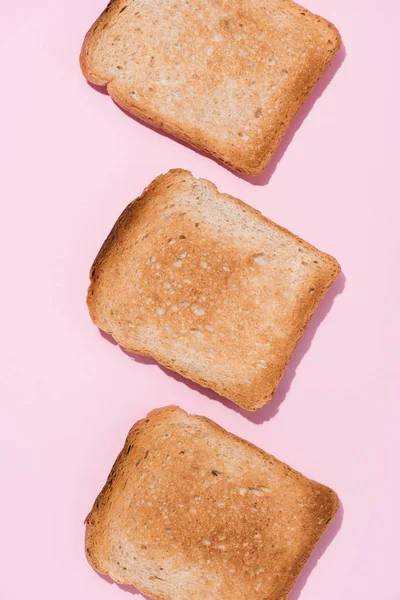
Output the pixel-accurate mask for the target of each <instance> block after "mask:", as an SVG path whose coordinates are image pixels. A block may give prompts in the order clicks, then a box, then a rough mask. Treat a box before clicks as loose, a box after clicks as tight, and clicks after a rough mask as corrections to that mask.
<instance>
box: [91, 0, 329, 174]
mask: <svg viewBox="0 0 400 600" xmlns="http://www.w3.org/2000/svg"><path fill="white" fill-rule="evenodd" d="M145 1H146V0H145ZM164 3H165V5H166V6H168V0H164ZM219 3H221V6H220V7H219V8H217V9H216V8H215V6H217V5H218V4H219ZM133 5H134V2H133V0H114V1H112V2H110V3H109V5H108V7H107V8H106V10H105V11H104V12H103V13H102V14H101V15H100V17H99V18H98V19H97V21H96V22H95V23H94V24H93V26H92V27H91V28H90V30H89V31H88V33H87V34H86V37H85V40H84V43H83V46H82V50H81V54H80V64H81V69H82V72H83V74H84V76H85V77H86V78H87V79H88V81H90V82H91V83H93V84H96V85H102V86H106V87H107V90H108V93H109V95H110V96H111V97H112V98H113V100H114V101H115V102H116V103H117V104H119V105H120V106H121V107H122V108H123V109H124V110H126V111H127V112H128V113H130V114H131V115H132V116H134V117H135V118H138V119H140V120H142V121H144V122H145V123H147V124H150V125H152V126H155V127H158V128H161V129H163V130H165V131H166V132H168V133H169V134H171V135H173V136H175V137H176V138H178V139H180V140H183V141H185V142H186V143H188V144H190V145H191V146H192V147H194V148H195V149H197V150H200V151H205V152H207V153H208V154H210V155H212V156H213V157H214V158H216V159H217V160H218V161H220V162H222V163H224V164H225V165H227V166H228V167H230V168H231V169H233V170H236V171H238V172H240V173H243V174H246V175H253V176H255V175H259V174H260V173H261V172H262V171H263V170H264V169H265V167H266V166H267V164H268V162H269V160H270V159H271V157H272V155H273V153H274V151H275V149H276V148H277V146H278V145H279V143H280V141H281V139H282V137H283V135H284V134H285V131H286V130H287V128H288V127H289V125H290V123H291V121H292V120H293V118H294V117H295V115H296V114H297V112H298V111H299V109H300V108H301V106H302V105H303V103H304V102H305V100H306V98H307V97H308V95H309V94H310V92H311V90H312V88H313V87H314V85H315V84H316V82H317V81H318V79H319V78H320V77H321V75H322V74H323V73H324V71H325V70H326V68H327V67H328V65H329V64H330V62H331V61H332V59H333V57H334V55H335V54H336V52H337V51H338V50H339V48H340V45H341V38H340V34H339V32H338V31H337V29H336V28H335V27H334V25H332V23H330V22H329V21H327V20H326V19H322V18H321V17H319V16H318V15H314V14H312V13H310V12H309V11H307V10H306V9H304V8H302V7H301V6H299V5H297V4H295V3H294V2H291V0H267V1H266V2H265V0H263V2H261V0H251V2H250V3H248V9H247V10H248V13H247V12H246V11H245V10H244V9H243V8H242V3H241V2H240V1H239V0H231V2H230V3H226V2H225V0H210V1H209V2H208V3H207V2H204V1H203V0H198V2H197V4H196V3H195V4H194V5H193V8H192V9H190V10H192V11H193V12H192V13H189V15H188V16H187V17H186V19H185V22H187V21H190V19H194V18H195V17H196V14H198V13H202V14H203V12H204V13H205V15H206V16H207V19H211V18H214V19H215V14H214V13H215V11H216V10H217V11H220V13H219V14H220V15H221V18H220V20H219V21H218V22H217V23H216V24H214V26H215V27H218V29H217V30H215V31H216V33H214V37H215V39H217V40H218V41H217V42H216V44H214V45H217V46H218V45H219V44H222V45H223V48H224V50H225V52H226V54H225V55H224V53H223V52H222V54H221V56H220V55H218V59H215V62H212V61H211V59H210V60H209V59H208V58H204V56H206V57H207V52H211V51H213V52H214V47H213V46H210V45H209V44H210V38H211V37H212V32H213V31H214V29H212V30H211V31H208V30H207V29H206V30H203V29H202V28H201V27H202V23H200V25H199V27H200V31H199V33H198V35H197V36H196V35H195V36H193V35H192V34H191V29H190V28H189V25H185V26H182V25H180V27H183V32H182V35H181V36H180V37H179V45H180V46H182V48H183V49H181V50H179V51H177V55H176V56H177V58H176V61H178V62H179V61H180V60H182V61H183V66H180V67H179V68H178V67H177V68H176V69H177V70H176V71H175V70H174V69H175V67H174V64H175V63H174V64H172V63H171V61H172V59H169V54H170V53H171V48H168V51H165V52H164V55H163V58H160V61H159V62H157V66H162V65H165V66H166V67H168V69H170V70H171V69H172V71H171V72H172V73H173V75H172V77H173V78H174V80H177V78H178V76H179V77H181V78H183V81H182V83H181V84H179V86H178V84H177V87H176V89H177V91H176V92H173V94H175V95H173V97H172V100H171V97H170V96H169V95H168V88H167V87H165V86H164V87H163V85H162V84H161V83H160V79H159V77H158V75H157V73H158V70H156V69H155V67H154V70H152V64H153V63H152V62H151V60H152V59H154V56H152V59H149V56H148V54H149V52H150V53H155V54H157V45H156V44H155V43H153V45H152V43H151V42H149V43H148V46H147V50H141V51H140V52H141V54H140V58H139V56H138V58H137V61H139V62H136V63H135V62H134V61H133V62H132V63H129V65H128V67H127V69H128V71H129V78H126V79H124V78H123V77H122V76H121V74H120V72H119V71H118V70H117V69H118V67H120V66H119V65H115V64H114V63H115V62H118V60H120V62H123V59H124V56H126V54H124V51H123V50H121V49H118V41H117V42H115V44H116V49H115V47H114V42H112V41H111V38H110V40H108V38H107V35H109V30H110V29H111V28H113V30H115V29H116V28H119V27H120V29H118V31H120V30H121V31H122V32H124V31H129V32H130V34H131V35H130V40H131V43H133V42H132V39H133V38H134V39H137V40H139V41H140V42H142V41H143V43H145V42H147V41H148V39H149V32H148V31H147V30H146V31H144V32H143V31H142V24H141V22H140V23H139V25H140V26H139V27H135V21H134V20H132V19H131V18H130V15H129V14H128V13H129V11H130V10H131V7H132V13H133V10H136V9H134V8H133ZM186 5H188V3H186ZM213 6H214V8H213ZM210 7H211V8H210ZM139 8H141V10H142V11H143V10H145V9H146V6H145V3H144V2H142V3H140V5H139ZM181 9H182V7H181ZM200 9H202V10H200ZM157 10H158V11H161V9H160V8H158V9H157ZM182 10H183V9H182ZM188 10H189V9H188ZM252 11H253V12H252ZM176 13H178V4H177V5H176V10H175V11H174V12H172V13H171V15H172V16H171V15H169V13H167V15H169V16H167V17H166V16H164V15H163V13H161V14H160V20H161V21H163V23H164V22H166V21H168V20H170V19H172V20H173V19H174V18H175V17H174V15H175V14H176ZM135 14H139V13H135ZM151 14H152V13H151ZM157 14H158V13H157ZM153 16H154V15H153ZM206 16H204V19H206ZM138 18H139V17H138ZM123 19H125V20H126V24H125V22H124V23H123V24H121V26H119V22H120V21H122V20H123ZM129 19H130V20H129ZM274 19H275V21H276V27H275V28H274V26H273V25H271V23H272V21H273V20H274ZM284 19H286V21H287V25H282V24H281V22H282V21H283V20H284ZM156 21H157V19H156ZM286 21H285V22H286ZM221 23H222V25H221ZM163 27H167V25H163ZM185 27H187V30H186V29H185ZM246 27H247V29H248V32H247V34H246V35H247V37H245V38H244V41H243V39H242V38H243V36H242V35H241V34H240V33H238V32H239V31H247V29H246ZM124 28H125V29H124ZM148 28H149V29H151V28H150V27H148ZM207 32H208V33H207ZM235 36H236V37H235ZM285 36H286V37H287V38H288V40H289V42H288V43H290V44H292V46H290V45H289V47H288V48H289V50H291V51H292V55H293V56H292V57H291V58H290V60H289V58H288V52H289V50H287V42H285V41H284V38H285ZM118 37H119V36H118V35H117V36H116V37H115V39H117V40H118ZM233 38H234V41H232V40H233ZM113 39H114V38H113ZM112 45H113V46H112ZM99 46H101V50H99V49H98V48H99ZM192 47H193V52H195V51H196V52H197V53H198V56H199V59H198V61H197V63H198V73H197V72H196V64H195V65H192V64H191V63H190V64H189V63H188V60H189V59H188V58H187V55H186V54H183V52H184V50H185V51H190V49H191V48H192ZM254 48H256V50H254V52H256V55H255V57H254V60H255V63H254V65H253V64H252V62H251V61H249V60H247V58H246V57H245V55H244V52H247V50H248V51H249V53H250V54H249V56H253V54H254V52H253V54H252V49H254ZM271 49H272V50H271ZM107 52H109V53H112V52H114V53H115V56H114V55H113V58H112V59H109V60H107V65H108V67H107V68H105V67H104V65H103V64H102V62H101V61H102V60H104V55H105V54H106V53H107ZM179 52H180V53H181V54H179ZM232 53H233V56H231V54H232ZM133 54H134V53H133ZM228 54H229V58H228ZM269 54H270V55H271V56H269ZM289 54H290V53H289ZM303 54H304V57H303ZM242 55H243V56H242ZM246 56H247V54H246ZM267 56H269V58H267ZM182 57H183V58H182ZM242 59H243V60H242ZM145 60H146V61H148V60H150V62H149V63H148V64H147V62H146V67H144V66H143V65H144V61H145ZM155 60H156V61H157V56H156V58H155ZM174 60H175V59H174ZM244 60H247V62H243V61H244ZM251 60H253V58H251ZM185 61H186V64H185ZM207 61H208V62H207ZM266 61H270V63H268V62H267V64H265V62H266ZM279 64H281V65H282V66H281V67H279V71H278V70H276V71H275V69H278V67H277V65H279ZM247 65H250V67H248V66H247ZM288 65H289V66H288ZM120 68H122V67H120ZM141 68H142V69H145V68H146V77H145V82H146V83H145V84H142V83H140V82H139V79H138V76H136V78H135V73H136V72H137V70H138V69H141ZM157 68H158V67H157ZM193 69H194V71H193ZM246 69H247V70H248V71H249V75H248V76H247V75H244V74H243V71H244V70H246ZM252 69H253V70H254V76H253V75H251V74H250V71H251V70H252ZM225 71H226V73H225ZM224 73H225V75H224ZM271 73H272V74H271ZM252 77H253V79H252ZM192 78H195V79H192ZM199 80H201V82H199ZM216 81H218V82H219V83H218V85H217V84H216ZM266 81H268V82H269V84H270V87H269V88H266V87H265V85H266V84H265V82H266ZM233 82H235V83H233ZM150 84H152V85H153V87H154V86H155V87H156V88H159V89H157V90H156V91H154V89H153V87H152V85H150ZM231 84H232V85H234V86H235V88H234V89H236V88H238V89H239V90H240V92H237V93H238V94H242V95H243V100H240V99H239V100H237V101H234V100H232V98H233V97H234V96H235V94H236V92H235V91H234V89H232V90H230V88H229V86H230V85H231ZM132 85H134V87H138V88H140V94H139V93H137V92H136V93H135V91H134V92H133V93H132V91H131V87H132ZM192 87H193V89H194V90H195V92H194V95H192V94H191V89H192ZM271 90H272V91H271ZM178 96H182V103H179V102H180V100H177V97H178ZM203 98H207V99H210V100H207V102H206V101H205V100H203ZM228 99H229V102H232V109H231V112H230V113H229V114H228V112H229V109H228V108H225V109H224V110H222V111H221V110H219V112H218V110H217V109H216V108H215V106H217V105H218V106H220V105H221V104H222V103H224V101H225V103H226V104H228ZM212 102H214V104H215V106H214V107H213V106H212ZM210 103H211V104H210ZM257 103H258V104H257ZM258 105H259V106H258ZM174 106H175V108H176V110H172V109H171V107H174ZM207 107H208V108H207ZM250 109H251V110H250ZM247 110H248V111H249V112H248V113H247V112H246V111H247ZM201 111H202V112H201ZM224 111H225V112H224ZM227 111H228V112H227ZM189 113H190V115H191V116H189ZM217 115H219V116H217ZM253 117H254V118H253ZM222 121H223V124H221V123H222ZM236 130H237V132H236ZM233 131H235V132H236V133H234V134H233V133H232V132H233ZM238 136H239V137H238ZM224 140H225V141H224Z"/></svg>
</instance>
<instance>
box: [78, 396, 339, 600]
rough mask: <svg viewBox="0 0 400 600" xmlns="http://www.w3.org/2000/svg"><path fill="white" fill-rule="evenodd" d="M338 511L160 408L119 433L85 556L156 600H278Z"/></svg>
mask: <svg viewBox="0 0 400 600" xmlns="http://www.w3.org/2000/svg"><path fill="white" fill-rule="evenodd" d="M337 508H338V498H337V495H336V493H335V492H334V491H333V490H331V489H330V488H328V487H326V486H324V485H321V484H320V483H317V482H315V481H311V480H310V479H308V478H306V477H304V476H303V475H302V474H301V473H299V472H297V471H295V470H294V469H292V468H290V467H289V466H288V465H286V464H284V463H283V462H281V461H279V460H278V459H276V458H275V457H274V456H272V455H270V454H267V453H265V452H263V451H262V450H260V449H259V448H257V447H255V446H253V445H252V444H250V443H249V442H247V441H245V440H242V439H240V438H238V437H236V436H235V435H232V434H230V433H228V432H227V431H226V430H224V429H223V428H222V427H219V426H218V425H217V424H216V423H214V422H213V421H211V420H209V419H207V418H205V417H198V416H193V415H188V414H187V413H185V412H184V411H183V410H181V409H180V408H178V407H174V406H170V407H165V408H161V409H157V410H155V411H152V412H151V413H150V414H149V415H147V417H146V418H145V419H143V420H142V421H139V422H138V423H136V425H134V427H133V428H132V429H131V431H130V432H129V435H128V437H127V439H126V442H125V445H124V447H123V449H122V451H121V453H120V454H119V457H118V459H117V461H116V463H115V464H114V467H113V468H112V471H111V473H110V475H109V477H108V480H107V483H106V485H105V486H104V488H103V490H102V492H101V493H100V494H99V496H98V498H97V499H96V501H95V503H94V505H93V508H92V510H91V512H90V514H89V515H88V517H87V519H86V523H87V529H86V555H87V558H88V561H89V562H90V564H91V565H92V566H93V567H94V568H95V569H96V570H97V571H99V572H100V573H102V574H105V575H109V576H110V577H111V578H112V579H114V580H115V581H117V582H118V583H122V584H132V585H135V587H136V588H137V589H139V590H140V591H141V592H142V593H144V594H146V595H148V596H150V597H151V598H154V599H156V600H199V599H201V600H217V599H218V600H232V599H233V598H234V599H235V600H265V599H266V598H267V599H268V600H285V598H287V595H288V594H289V592H290V590H291V589H292V587H293V585H294V583H295V581H296V578H297V576H298V575H299V573H300V571H301V569H302V568H303V566H304V564H305V562H306V561H307V559H308V557H309V556H310V554H311V552H312V550H313V548H314V546H315V545H316V543H317V542H318V540H319V538H320V537H321V536H322V534H323V532H324V531H325V529H326V528H327V526H328V525H329V523H330V522H331V520H332V519H333V517H334V515H335V513H336V511H337Z"/></svg>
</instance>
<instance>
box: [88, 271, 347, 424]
mask: <svg viewBox="0 0 400 600" xmlns="http://www.w3.org/2000/svg"><path fill="white" fill-rule="evenodd" d="M345 283H346V278H345V276H344V274H343V273H340V275H339V277H338V278H337V280H336V281H335V282H334V283H333V284H332V285H331V287H330V288H329V290H328V292H327V294H326V296H325V297H324V299H323V300H322V302H321V304H320V305H319V306H318V308H317V310H316V311H315V313H314V315H313V317H312V319H311V321H310V323H309V324H308V326H307V329H306V330H305V332H304V335H303V337H302V338H301V340H300V342H299V343H298V345H297V348H296V350H295V352H294V354H293V356H292V358H291V359H290V362H289V364H288V366H287V368H286V371H285V374H284V376H283V377H282V379H281V381H280V383H279V385H278V388H277V390H276V392H275V394H274V396H273V398H272V400H271V401H270V402H269V403H268V404H267V405H266V406H264V408H260V409H259V410H257V411H256V412H249V411H247V410H244V409H243V408H241V407H240V406H237V405H236V404H234V403H233V402H231V401H230V400H227V399H226V398H223V397H222V396H220V395H219V394H217V393H216V392H214V391H213V390H210V389H209V388H205V387H202V386H201V385H199V384H197V383H194V382H193V381H190V379H186V378H185V377H182V375H179V374H178V373H175V372H174V371H170V369H167V368H166V367H164V366H163V365H160V364H159V363H158V362H157V361H156V360H154V359H153V358H151V357H150V356H140V355H139V354H132V353H131V352H128V351H127V350H125V349H124V348H121V350H122V352H123V353H124V354H126V355H127V356H129V357H130V358H131V359H132V360H134V361H135V362H139V363H142V364H143V365H147V366H158V367H159V368H160V369H162V370H163V371H164V373H166V375H168V376H169V377H172V378H173V379H175V380H176V381H179V382H181V383H183V384H184V385H186V386H187V387H189V388H190V389H192V390H195V391H196V392H198V393H199V394H202V395H203V396H207V398H209V399H210V400H217V401H218V402H221V403H222V404H224V405H225V406H226V407H227V408H230V409H231V410H234V411H236V412H238V413H239V414H241V415H242V416H243V417H245V418H246V419H249V421H252V422H253V423H264V421H269V419H271V418H272V417H273V416H274V415H276V413H277V412H278V411H279V406H280V404H281V402H283V400H284V399H285V397H286V394H287V393H288V392H289V390H290V387H291V385H292V382H293V379H294V377H295V375H296V370H297V367H298V366H299V364H300V362H301V360H302V358H303V356H304V355H305V354H306V352H307V351H308V350H309V348H310V346H311V343H312V341H313V338H314V335H315V333H316V331H317V329H318V326H319V325H320V323H322V321H323V320H324V319H325V317H326V316H327V314H328V313H329V311H330V309H331V308H332V305H333V303H334V300H335V297H336V296H337V295H339V294H341V293H342V292H343V290H344V287H345ZM99 331H100V335H101V336H102V337H103V338H104V339H106V340H107V341H108V342H110V343H111V344H114V345H115V346H116V345H117V342H116V341H115V340H114V339H113V338H112V337H111V336H110V335H108V334H107V333H104V331H102V330H101V329H99Z"/></svg>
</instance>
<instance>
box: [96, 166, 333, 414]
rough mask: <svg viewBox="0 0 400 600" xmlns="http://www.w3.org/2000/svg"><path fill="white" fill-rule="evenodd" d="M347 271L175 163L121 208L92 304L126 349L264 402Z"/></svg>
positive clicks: (220, 389) (226, 392) (99, 321)
mask: <svg viewBox="0 0 400 600" xmlns="http://www.w3.org/2000/svg"><path fill="white" fill-rule="evenodd" d="M339 272H340V267H339V265H338V263H337V261H336V260H335V259H334V258H332V257H331V256H329V255H328V254H324V253H322V252H320V251H319V250H317V249H316V248H314V247H313V246H311V245H310V244H307V243H306V242H304V241H303V240H301V239H299V238H298V237H296V236H295V235H293V234H291V233H290V232H289V231H287V230H285V229H282V228H281V227H279V226H277V225H275V224H274V223H272V222H271V221H269V220H268V219H266V218H265V217H263V216H262V215H261V214H260V213H259V212H258V211H256V210H254V209H252V208H251V207H250V206H248V205H247V204H244V203H243V202H241V201H240V200H237V199H236V198H233V197H231V196H228V195H225V194H220V193H219V192H218V190H217V189H216V187H215V186H214V185H213V184H212V183H211V182H209V181H207V180H204V179H195V178H194V177H193V176H192V174H191V173H190V172H188V171H183V170H180V169H176V170H173V171H170V172H169V173H167V174H166V175H162V176H160V177H158V178H157V179H156V180H155V181H154V182H153V183H152V184H151V185H150V186H149V187H148V188H147V189H146V190H145V191H144V193H143V194H142V196H141V197H140V198H138V199H137V200H135V201H134V202H132V203H131V204H130V205H129V206H128V207H127V208H126V209H125V211H124V212H123V213H122V215H121V217H120V218H119V220H118V221H117V223H116V224H115V226H114V228H113V230H112V231H111V233H110V235H109V237H108V238H107V240H106V242H105V243H104V245H103V247H102V248H101V250H100V252H99V254H98V256H97V258H96V260H95V262H94V264H93V267H92V270H91V284H90V288H89V292H88V299H87V301H88V307H89V311H90V314H91V317H92V320H93V321H94V323H95V324H96V325H97V326H98V327H100V328H101V329H103V330H104V331H106V332H107V333H109V334H111V335H112V336H113V337H114V338H115V340H116V341H117V342H118V343H119V344H121V346H123V347H124V348H126V349H127V350H129V351H131V352H136V353H139V354H144V355H151V356H153V357H154V358H155V359H156V360H157V361H158V362H160V363H162V364H163V365H165V366H167V367H168V368H170V369H173V370H175V371H177V372H178V373H180V374H181V375H183V376H185V377H188V378H189V379H192V380H193V381H196V382H197V383H200V384H201V385H203V386H206V387H209V388H212V389H213V390H215V391H216V392H217V393H219V394H221V395H222V396H225V397H227V398H230V399H231V400H232V401H234V402H236V403H237V404H239V405H240V406H242V407H243V408H246V409H248V410H256V409H257V408H259V407H260V406H263V405H264V404H265V403H266V402H268V401H269V400H270V399H271V397H272V395H273V392H274V390H275V389H276V387H277V385H278V383H279V380H280V378H281V376H282V374H283V372H284V369H285V368H286V365H287V363H288V361H289V359H290V356H291V355H292V353H293V351H294V349H295V347H296V344H297V342H298V340H299V339H300V337H301V335H302V333H303V331H304V329H305V327H306V325H307V323H308V321H309V319H310V318H311V316H312V314H313V312H314V310H315V309H316V307H317V306H318V304H319V302H320V300H321V299H322V297H323V295H324V294H325V292H326V291H327V289H328V288H329V286H330V285H331V283H332V282H333V281H334V280H335V279H336V277H337V276H338V274H339Z"/></svg>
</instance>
